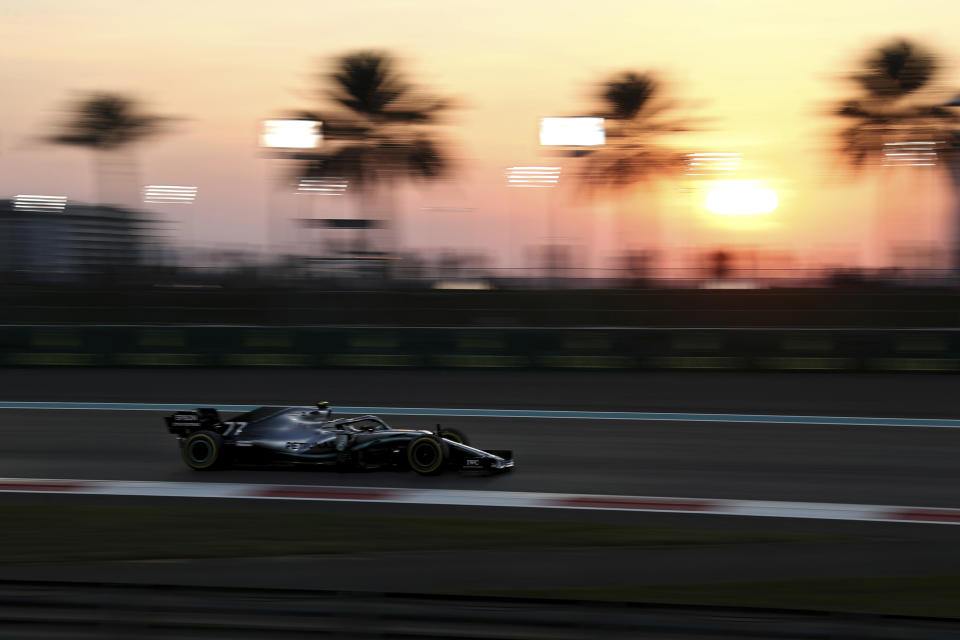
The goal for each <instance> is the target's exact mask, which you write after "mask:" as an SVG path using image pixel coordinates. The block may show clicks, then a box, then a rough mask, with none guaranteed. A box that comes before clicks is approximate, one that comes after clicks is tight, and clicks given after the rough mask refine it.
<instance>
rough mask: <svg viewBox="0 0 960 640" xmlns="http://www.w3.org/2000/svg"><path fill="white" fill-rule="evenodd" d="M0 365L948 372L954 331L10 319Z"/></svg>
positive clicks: (959, 340)
mask: <svg viewBox="0 0 960 640" xmlns="http://www.w3.org/2000/svg"><path fill="white" fill-rule="evenodd" d="M0 366H6V367H43V366H57V367H62V366H94V367H317V368H319V367H325V368H330V367H333V368H338V367H350V368H366V367H376V368H404V367H409V368H476V369H518V368H529V369H679V370H682V369H706V370H710V369H719V370H724V369H727V370H738V369H740V370H744V369H752V370H791V371H804V370H809V371H938V372H946V371H957V370H958V369H960V330H952V329H922V330H917V329H915V330H908V329H632V328H622V329H621V328H583V329H578V328H405V327H396V328H392V327H377V328H373V327H317V326H300V327H256V326H253V327H251V326H209V325H196V326H134V325H130V326H111V325H38V326H31V325H7V326H0Z"/></svg>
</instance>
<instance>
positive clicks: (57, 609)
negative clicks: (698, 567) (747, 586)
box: [0, 569, 960, 640]
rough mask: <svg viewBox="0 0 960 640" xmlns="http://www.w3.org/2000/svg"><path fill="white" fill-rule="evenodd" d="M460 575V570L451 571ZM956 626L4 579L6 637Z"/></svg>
mask: <svg viewBox="0 0 960 640" xmlns="http://www.w3.org/2000/svg"><path fill="white" fill-rule="evenodd" d="M453 570H455V569H453ZM958 628H960V624H958V623H957V622H956V621H952V620H943V619H930V618H906V617H895V616H867V615H853V614H829V613H820V612H804V611H789V610H765V609H750V608H732V607H695V606H683V605H654V604H650V605H643V604H628V603H613V602H594V601H584V600H550V599H533V598H505V597H482V596H451V595H425V594H400V593H367V592H344V591H316V590H307V589H255V588H242V587H186V586H172V585H169V586H163V585H143V584H117V583H95V582H46V581H44V582H41V581H19V580H0V637H10V638H13V637H16V638H21V639H22V638H157V639H162V638H198V639H202V638H224V637H229V638H271V639H274V638H308V637H309V638H315V637H334V638H454V637H455V638H461V639H463V640H481V639H485V640H494V639H502V638H515V639H520V640H526V639H529V640H534V639H536V640H542V639H547V638H549V639H555V640H567V639H571V640H572V639H580V638H590V639H592V638H639V637H658V638H659V637H671V638H673V637H676V638H704V637H731V638H733V637H736V638H781V639H784V640H791V639H794V638H797V639H800V638H804V639H811V638H858V639H861V640H919V639H920V638H932V637H937V638H947V637H956V632H957V631H958Z"/></svg>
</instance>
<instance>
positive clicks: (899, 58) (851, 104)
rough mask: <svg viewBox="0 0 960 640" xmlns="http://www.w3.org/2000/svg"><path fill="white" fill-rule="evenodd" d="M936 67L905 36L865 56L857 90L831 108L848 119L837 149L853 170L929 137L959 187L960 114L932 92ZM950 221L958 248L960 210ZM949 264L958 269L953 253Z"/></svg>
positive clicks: (929, 55)
mask: <svg viewBox="0 0 960 640" xmlns="http://www.w3.org/2000/svg"><path fill="white" fill-rule="evenodd" d="M939 70H940V65H939V63H938V62H937V58H936V56H934V55H933V54H932V53H931V52H929V51H928V50H926V49H925V48H923V47H921V46H920V45H918V44H916V43H913V42H910V41H909V40H894V41H891V42H888V43H886V44H883V45H881V46H879V47H877V48H876V49H874V50H873V51H872V52H870V53H869V54H868V55H867V56H866V57H865V58H864V60H863V63H862V66H861V69H860V70H859V71H858V72H857V73H855V74H854V75H853V76H851V78H850V79H851V80H852V81H853V82H854V84H856V85H857V87H858V90H859V94H860V95H858V96H857V97H855V98H852V99H847V100H844V101H842V102H841V103H840V104H839V105H838V106H837V107H836V108H835V109H834V113H835V114H836V115H837V116H840V117H841V118H843V119H845V120H846V121H848V122H850V124H848V125H846V126H845V127H844V128H843V129H842V130H841V131H840V132H839V136H838V138H839V145H840V149H839V151H840V153H841V155H842V156H843V157H845V158H846V159H847V161H848V162H849V164H850V165H851V166H852V167H853V168H854V169H856V170H864V169H869V168H882V167H883V166H884V165H887V164H891V162H889V160H890V159H891V158H893V157H896V156H891V155H889V154H890V153H893V152H894V151H893V149H894V147H895V146H897V145H903V144H904V143H909V142H918V141H921V142H929V143H934V144H932V145H929V146H931V148H932V150H933V151H934V152H935V153H937V155H938V156H940V158H941V159H945V160H946V161H947V162H946V164H947V168H948V169H951V177H952V178H953V181H954V183H955V185H956V186H957V187H958V188H960V167H958V165H957V163H956V156H957V151H958V149H960V147H958V146H957V143H958V140H960V136H958V129H957V126H958V122H960V117H958V114H956V113H954V112H952V111H951V110H950V109H949V108H948V107H947V106H945V105H944V104H943V101H942V100H939V99H937V97H936V96H935V95H932V94H931V91H930V90H931V89H932V88H933V81H934V80H935V78H936V76H937V73H938V71H939ZM938 164H939V163H938ZM939 166H941V167H942V166H943V165H942V164H939ZM954 225H955V226H956V229H955V231H954V247H953V250H954V252H956V251H958V248H960V210H958V212H957V216H956V219H955V221H954ZM874 242H876V241H874ZM953 266H954V268H955V269H958V270H960V260H957V258H956V257H955V258H954V265H953Z"/></svg>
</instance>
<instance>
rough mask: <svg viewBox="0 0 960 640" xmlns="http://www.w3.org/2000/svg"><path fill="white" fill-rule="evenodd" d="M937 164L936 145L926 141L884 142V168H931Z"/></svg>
mask: <svg viewBox="0 0 960 640" xmlns="http://www.w3.org/2000/svg"><path fill="white" fill-rule="evenodd" d="M936 164H937V143H936V142H931V141H926V140H911V141H908V142H886V143H884V145H883V166H885V167H933V166H936Z"/></svg>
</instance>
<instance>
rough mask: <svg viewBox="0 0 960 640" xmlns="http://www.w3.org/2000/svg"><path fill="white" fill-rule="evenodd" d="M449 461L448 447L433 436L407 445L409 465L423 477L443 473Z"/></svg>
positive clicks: (422, 437) (424, 437) (420, 438)
mask: <svg viewBox="0 0 960 640" xmlns="http://www.w3.org/2000/svg"><path fill="white" fill-rule="evenodd" d="M446 461H447V447H446V446H444V445H443V443H441V442H440V441H439V440H437V439H436V438H435V437H433V436H421V437H419V438H417V439H416V440H414V441H413V442H411V443H410V444H409V445H407V463H408V464H409V465H410V468H411V469H413V470H414V471H416V472H417V473H419V474H420V475H422V476H432V475H436V474H438V473H441V472H442V471H443V467H444V464H445V463H446Z"/></svg>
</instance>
